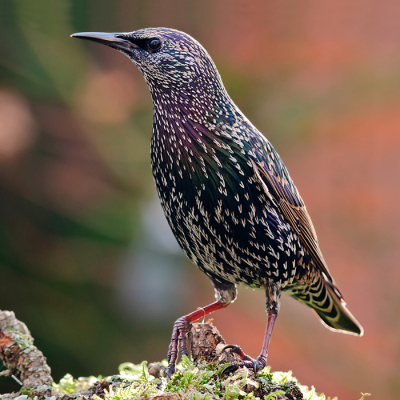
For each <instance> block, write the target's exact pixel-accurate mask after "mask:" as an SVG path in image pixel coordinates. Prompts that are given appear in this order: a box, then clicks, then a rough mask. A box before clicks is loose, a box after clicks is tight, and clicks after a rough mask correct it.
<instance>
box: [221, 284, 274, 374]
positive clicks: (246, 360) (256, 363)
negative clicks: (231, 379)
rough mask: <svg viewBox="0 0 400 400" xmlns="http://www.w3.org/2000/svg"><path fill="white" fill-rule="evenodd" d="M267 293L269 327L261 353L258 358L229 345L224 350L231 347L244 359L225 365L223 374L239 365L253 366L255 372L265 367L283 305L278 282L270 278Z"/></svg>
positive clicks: (234, 369)
mask: <svg viewBox="0 0 400 400" xmlns="http://www.w3.org/2000/svg"><path fill="white" fill-rule="evenodd" d="M266 295H267V307H266V309H267V327H266V329H265V334H264V341H263V345H262V348H261V353H260V355H259V356H258V357H257V359H256V360H254V359H252V358H251V357H249V356H248V355H247V354H245V353H244V352H243V350H242V349H241V348H240V347H239V346H236V345H227V346H225V347H224V348H223V349H222V350H225V349H228V348H231V349H232V351H233V352H234V353H236V354H238V355H239V356H240V358H241V359H242V361H239V362H234V363H232V364H230V365H228V366H227V367H225V368H224V369H223V370H222V372H221V375H224V374H226V373H227V372H234V371H236V370H237V369H238V368H239V367H244V366H245V367H247V368H252V369H253V370H254V372H257V371H258V370H261V369H263V368H264V367H265V366H266V365H267V356H268V345H269V342H270V340H271V335H272V329H273V327H274V324H275V320H276V317H277V316H278V313H279V308H280V305H281V290H280V287H279V285H278V284H276V283H275V282H273V281H272V279H270V280H269V282H268V285H267V287H266Z"/></svg>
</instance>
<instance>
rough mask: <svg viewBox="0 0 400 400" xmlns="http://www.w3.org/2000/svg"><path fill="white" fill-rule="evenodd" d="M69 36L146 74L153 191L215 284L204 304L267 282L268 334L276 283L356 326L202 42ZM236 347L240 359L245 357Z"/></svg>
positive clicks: (282, 175) (310, 230)
mask: <svg viewBox="0 0 400 400" xmlns="http://www.w3.org/2000/svg"><path fill="white" fill-rule="evenodd" d="M101 35H103V36H101ZM104 35H108V36H104ZM112 35H113V36H112ZM75 36H77V37H82V38H87V39H91V40H95V41H99V42H102V43H105V44H108V45H109V46H111V47H114V48H116V49H117V50H120V51H122V52H123V53H125V54H126V55H128V56H129V57H130V58H131V60H132V61H133V62H134V63H135V64H136V66H137V67H138V68H139V70H140V71H141V73H142V74H143V76H144V78H145V80H146V82H147V85H148V87H149V89H150V92H151V96H152V99H153V105H154V119H153V134H152V139H151V163H152V169H153V176H154V181H155V184H156V187H157V191H158V195H159V197H160V200H161V204H162V207H163V209H164V212H165V215H166V217H167V219H168V222H169V225H170V227H171V229H172V231H173V233H174V235H175V237H176V239H177V241H178V243H179V244H180V246H181V247H182V249H183V251H184V252H185V253H186V255H187V256H188V257H189V258H190V259H191V260H192V261H193V262H194V263H195V264H196V265H197V266H198V267H199V268H200V269H201V270H202V271H203V272H204V273H205V274H207V275H208V276H209V277H210V278H211V280H212V282H213V284H214V287H215V290H216V296H217V302H216V303H213V305H210V306H207V307H206V308H204V309H203V311H204V314H206V313H209V312H213V311H216V310H217V309H219V308H222V307H225V306H226V305H228V304H229V303H230V302H232V301H233V300H234V299H235V297H236V288H235V284H237V283H243V284H245V285H248V286H251V287H263V288H265V289H266V294H267V312H268V313H269V314H274V318H273V320H272V322H271V325H270V326H269V328H268V327H267V331H268V330H269V336H270V333H271V332H270V331H271V330H272V326H273V323H274V319H275V317H276V315H277V313H278V311H279V304H280V301H279V299H280V291H283V292H285V293H287V294H289V295H290V296H292V297H294V298H296V299H297V300H299V301H300V302H302V303H304V304H306V305H308V306H310V307H311V308H313V309H314V310H315V311H316V312H317V313H318V315H319V316H320V318H321V319H322V321H324V322H325V323H326V324H327V325H328V326H329V327H331V328H333V329H337V330H342V331H347V332H352V333H355V334H358V335H361V334H362V328H361V326H360V325H359V324H358V322H357V321H356V320H355V319H354V317H353V316H352V315H351V314H350V312H349V311H348V310H347V309H346V307H345V303H344V301H343V298H342V296H341V294H340V292H339V291H338V289H337V288H336V286H335V284H334V281H333V279H332V277H331V275H330V273H329V271H328V268H327V266H326V263H325V260H324V258H323V256H322V253H321V251H320V249H319V246H318V242H317V236H316V233H315V230H314V227H313V225H312V222H311V219H310V217H309V215H308V213H307V210H306V208H305V205H304V203H303V200H302V199H301V197H300V195H299V193H298V191H297V189H296V186H295V185H294V183H293V181H292V179H291V178H290V175H289V173H288V171H287V169H286V168H285V166H284V164H283V162H282V160H281V158H280V157H279V155H278V154H277V153H276V151H275V150H274V148H273V147H272V145H271V144H270V143H269V141H268V140H267V139H266V138H265V137H264V136H263V135H262V134H261V133H260V132H259V131H258V130H257V129H256V128H255V127H254V126H253V125H252V124H251V122H250V121H249V120H248V119H247V118H246V117H245V116H244V115H243V114H242V112H241V111H240V110H239V109H238V108H237V106H236V105H235V104H234V103H233V101H232V100H231V98H230V97H229V95H228V94H227V92H226V90H225V88H224V86H223V84H222V81H221V78H220V75H219V73H218V71H217V69H216V67H215V65H214V63H213V61H212V59H211V58H210V56H209V55H208V53H207V52H206V51H205V50H204V48H203V47H202V46H201V45H200V44H199V43H198V42H197V41H196V40H194V39H193V38H191V37H190V36H189V35H187V34H185V33H183V32H179V31H176V30H172V29H166V28H149V29H143V30H139V31H136V32H132V33H124V34H97V33H96V34H93V33H84V34H77V35H75ZM202 315H203V313H200V314H199V313H198V312H194V313H191V314H188V315H187V316H185V317H182V318H180V319H179V320H178V321H177V322H176V323H175V326H174V333H173V337H172V342H171V347H170V352H169V359H170V371H169V372H170V373H172V372H173V367H174V364H175V358H176V344H177V342H178V340H180V341H181V346H182V350H183V352H185V343H184V341H185V339H184V334H185V331H186V330H187V327H188V324H189V323H190V322H192V321H194V320H196V319H198V318H199V317H201V316H202ZM268 321H269V319H268ZM268 342H269V337H268V338H267V334H266V339H265V342H264V345H263V351H262V354H260V356H259V357H258V359H257V361H254V362H258V363H259V365H255V368H256V367H260V366H263V365H265V362H266V351H267V347H268ZM237 349H238V348H237ZM237 349H236V350H237ZM264 350H265V351H264ZM237 351H238V352H240V351H241V350H240V351H239V350H237ZM263 352H264V353H263ZM241 354H242V355H243V359H244V360H245V361H244V363H245V362H247V361H249V360H250V359H249V358H248V357H247V356H245V355H244V353H241ZM264 358H265V360H264Z"/></svg>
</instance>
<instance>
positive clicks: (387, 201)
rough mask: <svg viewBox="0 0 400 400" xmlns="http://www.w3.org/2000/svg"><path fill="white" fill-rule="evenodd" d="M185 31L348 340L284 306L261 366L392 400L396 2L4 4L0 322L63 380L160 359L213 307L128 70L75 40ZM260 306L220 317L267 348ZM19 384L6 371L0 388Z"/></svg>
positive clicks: (397, 325) (397, 321)
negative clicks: (269, 158) (275, 165)
mask: <svg viewBox="0 0 400 400" xmlns="http://www.w3.org/2000/svg"><path fill="white" fill-rule="evenodd" d="M149 26H166V27H170V28H176V29H180V30H184V31H186V32H187V33H189V34H190V35H192V36H194V37H195V38H196V39H198V40H199V41H200V42H201V43H202V44H203V45H204V46H205V48H206V49H207V50H208V51H209V53H210V54H211V56H212V57H213V59H214V61H215V63H216V65H217V66H218V68H219V71H220V73H221V76H222V79H223V81H224V83H225V85H226V87H227V90H228V92H229V93H230V95H231V97H232V98H233V100H234V101H235V102H236V103H237V105H238V106H239V107H240V108H241V109H242V111H244V113H245V114H246V115H247V116H248V117H249V119H250V120H251V121H252V122H253V123H254V124H255V125H256V126H257V127H258V128H259V129H260V130H261V132H263V133H264V134H265V135H266V137H268V139H269V140H270V141H271V142H272V143H273V145H274V146H275V148H276V149H277V151H278V152H279V153H280V155H281V157H282V158H283V160H284V161H285V163H286V166H287V167H288V169H289V171H290V173H291V176H292V178H293V179H294V181H295V182H296V185H297V187H298V189H299V191H300V193H301V195H302V197H303V199H304V200H305V203H306V204H307V208H308V210H309V213H310V214H311V217H312V219H313V222H314V225H315V227H316V230H317V232H318V237H319V241H320V244H321V248H322V251H323V253H324V255H325V259H326V260H327V262H328V265H329V267H330V269H331V271H332V273H333V276H334V277H335V280H336V282H337V284H338V286H339V287H340V290H341V292H342V293H343V295H344V297H345V299H346V301H347V303H348V305H349V308H350V309H351V311H352V313H353V314H354V315H355V316H356V317H357V318H358V319H359V321H360V322H361V323H362V325H363V326H364V328H365V335H364V337H362V338H356V337H352V336H347V335H341V334H338V333H333V332H330V331H329V330H327V329H325V328H324V327H323V326H322V325H321V324H320V322H319V321H318V319H317V318H316V316H315V315H314V313H313V312H312V311H311V310H310V309H308V308H306V307H304V306H303V305H301V304H299V303H297V302H295V301H294V300H292V299H289V298H286V297H285V296H284V298H283V304H282V308H281V313H280V315H279V318H278V322H277V324H276V326H275V329H274V334H273V336H272V344H271V346H270V352H269V358H268V363H269V365H271V366H272V368H273V370H284V371H287V370H292V371H293V374H294V376H296V377H297V378H298V379H299V380H300V382H301V383H302V384H306V385H315V386H316V389H317V391H318V392H324V393H325V394H326V395H329V396H332V397H333V396H339V398H340V399H358V398H360V392H369V393H372V394H373V395H374V396H375V397H373V398H380V399H383V398H385V399H395V398H398V393H399V392H400V290H399V286H400V284H399V282H400V268H399V266H398V263H399V258H400V257H399V248H400V229H399V227H400V210H399V203H400V185H399V178H400V156H399V150H400V98H399V94H400V7H399V4H398V1H396V0H380V1H378V0H369V1H365V0H363V1H361V0H355V1H352V2H347V1H344V0H336V1H330V0H329V1H325V2H320V1H317V0H313V1H308V0H307V1H302V2H292V1H280V2H276V1H265V0H253V1H251V2H249V1H245V0H243V1H239V0H217V1H215V0H214V1H211V0H202V1H190V2H188V1H184V0H175V1H172V0H171V1H170V0H152V1H139V0H136V1H133V0H125V1H111V0H97V1H86V0H53V1H51V2H50V1H39V0H20V1H18V0H14V1H1V2H0V35H1V39H0V294H1V296H0V308H1V309H6V310H13V311H15V313H16V316H17V317H18V318H19V319H21V320H22V321H24V322H25V323H26V324H27V325H28V327H29V329H30V330H31V332H32V335H33V337H34V338H35V344H36V345H37V346H38V347H39V349H41V350H42V351H43V353H44V354H45V356H46V357H47V359H48V363H49V365H50V366H51V368H52V371H53V377H54V378H55V379H56V380H58V379H60V378H61V377H62V376H63V375H64V374H66V373H71V374H73V375H74V376H75V377H78V376H86V375H91V374H92V375H98V374H101V375H110V374H114V373H116V372H117V367H118V365H119V364H120V363H122V362H125V361H131V362H134V363H139V362H141V361H142V360H144V359H146V360H148V361H150V362H151V361H155V360H160V359H163V358H165V356H166V352H167V348H168V343H169V339H170V335H171V329H172V324H173V321H174V320H175V319H176V318H178V317H179V316H181V315H183V314H186V313H188V312H190V311H192V310H194V309H196V308H197V307H199V306H204V305H206V304H208V303H210V302H211V301H212V300H213V296H214V293H213V290H212V287H211V284H210V283H209V281H208V279H207V278H206V276H205V275H203V274H202V273H201V272H200V271H198V270H197V269H196V268H195V267H194V266H193V265H191V264H190V263H189V262H188V261H187V260H186V259H185V258H184V256H183V254H182V253H181V251H180V249H179V248H178V246H177V244H176V243H175V240H174V238H173V237H172V234H171V233H170V231H169V228H168V226H167V224H166V221H165V220H164V216H163V213H162V211H161V208H160V206H159V202H158V199H157V195H156V191H155V188H154V184H153V179H152V174H151V168H150V157H149V146H150V136H151V124H152V103H151V98H150V94H149V92H148V89H147V87H146V84H145V82H144V80H143V78H142V77H141V75H140V73H139V72H138V71H137V69H136V68H135V66H134V65H133V64H132V63H131V62H130V61H129V60H128V59H127V58H126V57H124V56H123V55H122V54H120V53H118V52H116V51H114V50H111V49H109V48H107V47H105V46H101V45H98V44H95V43H90V42H85V41H82V40H77V39H71V38H70V37H69V35H70V34H71V33H74V32H81V31H111V32H116V31H131V30H136V29H139V28H144V27H149ZM264 304H265V301H264V293H263V292H262V291H253V290H251V289H246V288H244V287H241V288H239V297H238V300H237V301H236V302H235V303H234V304H233V305H231V306H230V307H228V308H227V309H226V310H224V311H221V312H219V313H217V314H215V316H214V322H215V324H216V325H217V327H218V328H219V329H220V331H221V333H222V334H223V336H224V337H225V339H226V340H227V342H228V343H237V344H240V345H241V346H242V347H243V349H244V350H245V351H246V352H247V353H248V354H250V355H252V356H254V357H255V356H257V355H258V354H259V351H260V348H261V344H262V339H263V334H264V329H265V323H266V318H265V310H264ZM12 389H17V384H16V383H15V382H13V381H12V380H11V379H10V378H5V377H0V392H1V393H3V392H5V391H8V390H12Z"/></svg>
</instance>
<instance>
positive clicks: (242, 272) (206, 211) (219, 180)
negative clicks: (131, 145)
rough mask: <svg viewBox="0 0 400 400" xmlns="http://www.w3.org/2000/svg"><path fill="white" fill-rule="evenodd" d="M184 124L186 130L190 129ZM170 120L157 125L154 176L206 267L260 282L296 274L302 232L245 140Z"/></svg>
mask: <svg viewBox="0 0 400 400" xmlns="http://www.w3.org/2000/svg"><path fill="white" fill-rule="evenodd" d="M184 128H186V129H184ZM181 129H182V131H181V130H179V128H177V127H175V126H174V127H173V126H172V125H171V124H170V125H167V124H166V125H164V126H157V125H155V126H154V128H153V136H152V143H151V159H152V169H153V175H154V180H155V183H156V187H157V191H158V195H159V197H160V200H161V204H162V207H163V209H164V212H165V215H166V217H167V219H168V222H169V224H170V226H171V228H172V231H173V233H174V235H175V237H176V239H177V241H178V243H179V244H180V246H181V247H182V249H183V250H184V251H185V253H186V254H187V255H188V257H189V258H190V259H191V260H192V261H193V262H194V263H195V264H196V265H197V266H198V267H199V268H200V269H202V270H203V271H204V272H205V273H206V274H208V275H210V276H214V277H215V276H217V277H221V278H223V279H226V280H228V281H234V282H242V283H245V284H248V285H251V286H262V285H264V282H265V280H266V279H268V278H273V279H274V280H276V281H280V282H281V283H284V282H286V281H290V280H293V277H294V276H295V274H296V261H295V260H296V257H297V253H298V250H299V244H298V240H297V237H296V236H295V235H293V233H292V231H291V229H290V226H289V225H288V224H287V223H286V222H285V220H284V219H283V218H282V216H281V214H280V213H279V212H278V211H277V210H276V209H275V208H274V207H273V205H272V204H271V203H270V202H269V200H268V198H267V196H266V195H265V193H264V191H263V189H262V187H261V185H260V184H259V182H258V181H257V177H256V176H255V175H254V173H253V170H252V168H251V167H250V165H248V164H247V162H246V154H244V152H242V151H241V148H240V146H234V145H233V144H234V143H233V142H232V143H229V141H226V140H224V139H223V138H220V137H218V136H216V137H209V136H207V135H206V134H205V133H204V134H200V135H196V136H195V135H194V134H193V132H192V134H191V132H190V130H189V131H188V129H187V127H185V126H181Z"/></svg>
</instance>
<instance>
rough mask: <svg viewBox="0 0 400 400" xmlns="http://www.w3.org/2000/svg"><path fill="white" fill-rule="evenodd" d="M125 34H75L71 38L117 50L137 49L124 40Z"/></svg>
mask: <svg viewBox="0 0 400 400" xmlns="http://www.w3.org/2000/svg"><path fill="white" fill-rule="evenodd" d="M124 36H125V35H124V34H123V33H106V32H80V33H74V34H73V35H71V37H76V38H79V39H87V40H93V41H94V42H98V43H102V44H105V45H107V46H110V47H112V48H114V49H117V50H122V51H123V50H125V51H129V50H132V49H134V48H137V47H138V46H136V45H135V44H134V43H132V42H130V41H129V40H127V39H125V38H124Z"/></svg>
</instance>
